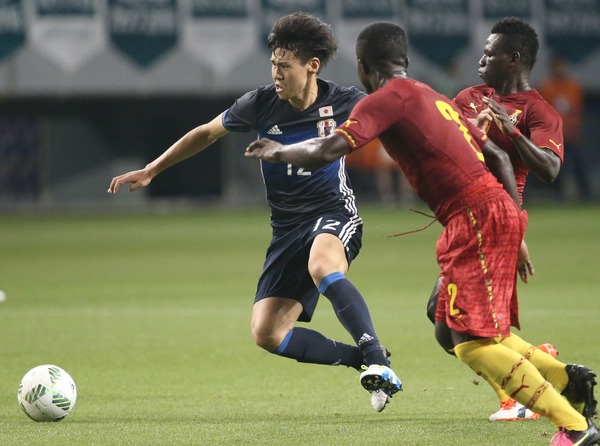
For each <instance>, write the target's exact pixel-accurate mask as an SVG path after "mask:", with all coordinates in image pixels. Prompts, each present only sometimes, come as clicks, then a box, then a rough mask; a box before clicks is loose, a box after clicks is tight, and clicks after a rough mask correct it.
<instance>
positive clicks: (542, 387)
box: [526, 381, 551, 409]
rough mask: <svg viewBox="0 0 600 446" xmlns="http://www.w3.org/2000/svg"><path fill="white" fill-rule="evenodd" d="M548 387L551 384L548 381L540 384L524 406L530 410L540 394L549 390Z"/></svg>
mask: <svg viewBox="0 0 600 446" xmlns="http://www.w3.org/2000/svg"><path fill="white" fill-rule="evenodd" d="M550 386H551V384H550V383H549V382H548V381H544V382H543V383H542V384H540V386H539V387H538V388H537V389H535V392H534V393H533V395H532V396H531V398H529V401H528V402H527V404H526V406H527V407H528V408H529V409H531V408H532V407H533V405H534V404H535V403H536V402H537V400H538V399H539V398H540V397H541V396H542V394H543V393H544V392H545V391H546V390H547V389H549V388H550Z"/></svg>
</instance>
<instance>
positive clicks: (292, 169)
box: [287, 163, 312, 177]
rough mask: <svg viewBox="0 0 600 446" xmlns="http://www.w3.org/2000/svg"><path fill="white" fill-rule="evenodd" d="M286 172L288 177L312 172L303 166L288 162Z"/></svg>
mask: <svg viewBox="0 0 600 446" xmlns="http://www.w3.org/2000/svg"><path fill="white" fill-rule="evenodd" d="M287 174H288V177H291V176H293V175H298V176H301V177H302V176H307V175H312V172H311V171H310V170H308V169H305V168H304V167H296V166H293V165H291V164H290V163H288V165H287Z"/></svg>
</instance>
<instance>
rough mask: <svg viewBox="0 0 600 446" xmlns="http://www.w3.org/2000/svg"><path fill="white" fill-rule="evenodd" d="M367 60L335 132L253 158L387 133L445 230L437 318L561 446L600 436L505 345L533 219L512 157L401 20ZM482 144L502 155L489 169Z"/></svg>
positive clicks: (367, 44)
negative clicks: (362, 94)
mask: <svg viewBox="0 0 600 446" xmlns="http://www.w3.org/2000/svg"><path fill="white" fill-rule="evenodd" d="M356 57H357V63H358V74H359V78H360V80H361V82H362V84H363V85H364V87H365V89H366V90H367V92H368V93H369V96H367V97H366V98H364V99H363V100H361V101H360V102H359V103H358V104H357V105H356V107H355V108H354V109H353V111H352V112H351V114H350V117H349V119H348V120H347V121H346V122H345V123H344V124H343V125H342V126H340V127H338V128H337V129H336V130H335V131H334V133H333V134H332V135H329V136H327V137H323V138H314V139H310V140H308V141H305V142H302V143H298V144H292V145H285V146H284V145H282V144H279V143H276V142H273V141H269V140H268V139H262V140H259V141H255V142H253V143H252V144H250V145H249V146H248V148H247V149H246V156H248V157H251V158H252V157H253V158H260V159H263V160H268V161H269V162H289V163H292V164H294V165H297V166H303V167H316V166H321V165H324V164H326V163H328V162H331V161H332V160H334V159H338V158H340V157H342V156H344V155H346V154H348V153H350V152H352V151H353V150H357V149H359V148H360V147H362V146H364V145H366V144H368V143H369V142H370V141H372V140H373V139H375V138H379V139H380V140H381V142H382V144H383V146H384V147H385V149H386V150H387V152H388V153H389V154H390V156H391V157H392V158H393V159H394V160H396V161H397V162H398V164H399V165H400V167H401V168H402V171H403V172H404V174H405V175H406V177H407V179H408V180H409V182H410V184H411V185H412V187H413V189H414V190H415V192H416V193H417V195H419V197H420V198H421V199H422V200H423V201H424V202H425V203H427V205H428V206H429V207H430V209H432V211H434V213H435V215H436V217H437V219H438V220H439V222H440V223H441V224H442V225H443V226H444V231H443V232H442V234H441V235H440V237H439V239H438V243H437V248H436V254H437V259H438V263H439V265H440V268H441V270H442V288H441V289H442V290H444V292H442V293H440V296H439V305H438V307H437V312H436V320H437V321H445V323H447V325H448V326H449V327H450V333H451V339H452V342H453V344H454V351H455V353H456V356H457V357H458V359H460V360H461V361H462V362H464V363H465V364H467V365H469V367H471V368H472V369H473V370H475V371H476V372H477V373H479V374H481V375H485V376H487V377H488V378H489V379H491V380H492V381H495V382H496V383H497V384H499V385H501V386H502V387H503V388H504V389H505V390H506V391H507V392H508V393H509V394H511V395H513V396H514V398H515V399H516V400H517V401H519V402H521V403H522V404H524V405H526V406H527V407H530V408H531V409H533V410H535V411H536V412H537V413H540V414H542V415H544V416H546V417H548V418H549V419H550V420H551V421H552V423H553V424H554V425H555V426H556V427H557V428H558V429H559V432H558V433H557V434H556V435H555V436H554V437H553V440H552V444H554V445H561V446H564V445H575V444H577V445H580V446H587V445H591V444H594V443H596V442H598V441H600V433H599V432H598V429H597V428H596V426H595V425H594V424H593V422H592V421H591V419H586V417H585V416H583V415H582V414H580V413H579V412H578V411H577V410H575V409H574V407H572V405H571V404H569V402H568V401H567V400H565V399H564V398H563V397H562V396H561V395H560V393H559V392H558V391H557V390H558V389H560V387H556V386H557V384H559V383H558V381H557V380H556V377H555V376H554V375H552V374H548V376H546V375H545V376H542V374H541V373H540V371H539V370H538V369H537V368H536V367H535V366H534V364H532V363H531V362H530V361H529V360H528V356H527V355H528V352H520V351H517V350H516V349H513V348H512V347H513V346H508V345H507V344H506V343H505V342H501V341H503V340H505V339H508V338H509V337H510V327H511V326H512V325H514V326H517V327H518V325H519V322H518V318H517V314H516V313H515V312H513V311H511V303H512V301H513V298H514V297H516V294H515V292H514V291H515V287H516V276H517V257H518V253H519V247H520V245H521V241H522V239H523V235H524V232H525V226H526V214H524V213H522V212H520V206H519V203H518V201H519V200H518V197H517V198H515V197H514V195H513V198H512V199H511V196H509V194H508V193H507V191H509V192H512V191H513V190H514V188H515V187H516V184H515V179H514V172H512V168H511V167H510V163H509V162H508V159H507V157H506V154H505V153H504V152H503V153H504V155H505V158H504V159H503V158H502V157H501V156H500V155H498V158H497V159H498V163H499V166H500V169H499V171H497V172H495V175H496V176H494V175H493V174H492V173H491V172H490V169H491V168H493V169H496V167H493V165H494V164H495V163H491V159H492V156H493V154H494V153H496V152H497V151H498V150H499V149H498V147H497V146H496V145H495V144H493V143H492V142H491V141H489V140H487V139H486V137H485V135H481V134H478V131H477V129H476V128H474V127H473V126H472V125H471V124H470V123H469V122H468V121H467V120H466V119H465V118H464V117H463V116H462V115H461V113H460V112H459V111H458V109H457V108H456V106H455V105H453V104H452V103H451V101H450V100H448V99H447V98H445V97H444V96H442V95H441V94H439V93H436V92H435V91H434V90H432V89H431V88H429V87H428V86H426V85H425V84H422V83H420V82H417V81H415V80H412V79H409V78H408V77H407V66H408V55H407V39H406V34H405V32H404V30H403V29H402V28H401V27H399V26H397V25H395V24H392V23H387V22H380V23H375V24H372V25H370V26H368V27H367V28H365V29H364V30H363V31H362V32H361V34H360V35H359V37H358V40H357V44H356ZM479 147H481V151H480V149H479ZM482 151H483V154H485V155H486V157H487V156H488V155H489V156H490V159H487V158H486V161H487V164H488V166H489V168H488V167H486V164H484V163H483V162H482V156H481V153H482ZM502 161H503V162H502ZM507 173H509V175H510V177H507V176H506V174H507ZM496 177H498V178H499V179H500V180H502V182H503V184H505V187H507V190H504V188H503V187H502V184H500V183H499V182H498V180H497V179H496ZM511 183H512V184H511ZM515 200H516V202H515ZM513 308H514V307H513ZM550 375H552V376H550ZM547 380H548V381H550V383H552V384H554V386H555V387H553V386H551V385H550V384H549V383H548V381H547ZM592 398H593V394H592ZM585 403H586V406H591V405H593V404H592V402H590V401H585ZM590 408H591V407H590ZM593 409H594V410H595V407H593ZM590 418H591V415H590Z"/></svg>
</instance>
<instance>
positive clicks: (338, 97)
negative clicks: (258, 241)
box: [223, 79, 365, 227]
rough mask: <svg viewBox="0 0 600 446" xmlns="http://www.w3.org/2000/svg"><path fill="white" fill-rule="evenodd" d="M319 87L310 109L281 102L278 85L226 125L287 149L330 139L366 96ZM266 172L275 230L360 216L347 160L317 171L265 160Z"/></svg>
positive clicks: (243, 104) (244, 102)
mask: <svg viewBox="0 0 600 446" xmlns="http://www.w3.org/2000/svg"><path fill="white" fill-rule="evenodd" d="M317 83H318V86H319V94H318V96H317V99H316V101H315V102H314V103H313V104H312V105H311V106H310V107H308V108H307V109H306V110H298V109H296V108H294V107H292V106H291V105H290V104H289V103H288V102H287V101H284V100H281V99H279V97H278V96H277V94H276V93H275V85H273V84H272V85H269V86H265V87H260V88H258V89H256V90H254V91H251V92H249V93H246V94H245V95H244V96H242V97H241V98H239V99H238V100H236V101H235V103H234V104H233V105H232V106H231V107H230V108H229V109H228V110H226V111H225V113H224V114H223V126H224V127H225V128H226V129H227V130H229V131H235V132H248V131H252V130H255V131H257V132H258V137H259V138H269V139H272V140H274V141H277V142H280V143H282V144H293V143H296V142H301V141H306V140H307V139H310V138H315V137H318V136H327V135H329V134H330V133H331V132H332V131H333V130H334V129H335V127H336V126H337V125H338V124H342V123H343V122H344V121H346V119H348V116H349V114H350V111H351V110H352V108H353V107H354V105H355V104H356V103H357V102H358V101H359V100H360V99H362V97H363V96H365V94H364V93H363V92H361V91H360V90H358V89H357V88H354V87H341V86H339V85H336V84H334V83H333V82H330V81H324V80H321V79H318V80H317ZM261 171H262V175H263V180H264V183H265V187H266V192H267V202H268V203H269V206H270V207H271V224H272V225H273V226H274V227H279V226H285V225H288V224H290V223H294V222H296V221H300V220H304V219H306V218H310V217H314V216H315V215H318V214H321V213H326V212H332V211H335V212H348V213H351V214H354V215H356V213H357V210H356V205H355V199H354V192H353V191H352V187H351V185H350V180H349V178H348V175H347V173H346V168H345V160H344V158H342V159H340V160H337V161H334V162H333V163H331V164H328V165H327V166H324V167H321V168H319V169H314V170H308V169H303V168H300V167H296V166H292V165H291V164H286V163H277V164H273V163H268V162H266V161H261Z"/></svg>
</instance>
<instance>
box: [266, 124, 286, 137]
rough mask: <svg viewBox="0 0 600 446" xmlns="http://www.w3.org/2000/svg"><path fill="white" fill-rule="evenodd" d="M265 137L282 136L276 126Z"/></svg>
mask: <svg viewBox="0 0 600 446" xmlns="http://www.w3.org/2000/svg"><path fill="white" fill-rule="evenodd" d="M267 135H283V132H282V131H281V130H279V127H278V126H277V125H274V126H273V127H271V128H270V129H269V131H268V132H267Z"/></svg>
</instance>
